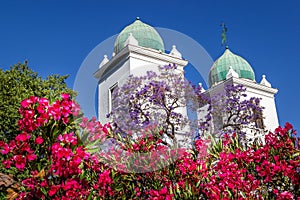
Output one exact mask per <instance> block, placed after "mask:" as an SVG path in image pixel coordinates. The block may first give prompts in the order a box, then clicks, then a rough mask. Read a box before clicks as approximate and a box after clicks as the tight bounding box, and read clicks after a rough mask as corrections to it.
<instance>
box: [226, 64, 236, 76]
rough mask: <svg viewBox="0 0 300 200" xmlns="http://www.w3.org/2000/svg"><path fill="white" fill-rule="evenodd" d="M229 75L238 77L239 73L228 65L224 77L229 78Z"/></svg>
mask: <svg viewBox="0 0 300 200" xmlns="http://www.w3.org/2000/svg"><path fill="white" fill-rule="evenodd" d="M231 77H235V78H239V74H238V73H236V72H235V71H234V69H233V68H232V67H231V66H230V67H229V71H228V73H227V74H226V79H229V78H231Z"/></svg>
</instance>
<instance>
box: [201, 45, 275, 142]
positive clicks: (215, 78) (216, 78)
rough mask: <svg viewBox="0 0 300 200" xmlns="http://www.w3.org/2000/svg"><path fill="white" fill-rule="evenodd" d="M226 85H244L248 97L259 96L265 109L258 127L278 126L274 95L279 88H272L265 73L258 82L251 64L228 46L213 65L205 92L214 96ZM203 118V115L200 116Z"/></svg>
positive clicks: (250, 135)
mask: <svg viewBox="0 0 300 200" xmlns="http://www.w3.org/2000/svg"><path fill="white" fill-rule="evenodd" d="M226 85H243V86H244V87H245V88H246V94H247V97H246V98H250V97H257V98H260V99H261V101H260V105H261V106H262V107H264V109H263V111H262V118H261V120H260V122H259V123H258V124H255V126H257V128H259V129H264V130H267V131H270V130H274V129H275V128H276V127H278V116H277V111H276V105H275V97H274V95H275V94H276V93H277V92H278V90H277V89H275V88H272V86H271V84H270V83H269V82H268V81H267V79H266V76H265V75H263V76H262V79H261V81H260V82H259V83H258V82H256V80H255V74H254V71H253V69H252V67H251V65H250V64H249V63H248V62H247V61H246V60H245V59H244V58H242V57H241V56H239V55H237V54H235V53H233V52H231V50H230V49H229V48H228V46H227V47H226V49H225V51H224V53H223V54H222V55H221V56H220V57H219V58H218V59H217V60H216V61H215V62H214V64H213V65H212V67H211V69H210V73H209V89H208V90H207V91H205V92H206V93H207V94H209V95H210V96H214V95H216V94H218V93H221V92H222V91H224V88H225V86H226ZM201 118H203V116H200V119H201ZM221 123H222V122H221ZM246 132H247V136H248V137H254V135H253V134H252V133H251V132H250V133H248V132H249V131H246Z"/></svg>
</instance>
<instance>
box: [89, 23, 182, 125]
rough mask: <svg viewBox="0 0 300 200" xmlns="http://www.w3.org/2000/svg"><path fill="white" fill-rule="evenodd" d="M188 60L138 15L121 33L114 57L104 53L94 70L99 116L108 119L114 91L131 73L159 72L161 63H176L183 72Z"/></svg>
mask: <svg viewBox="0 0 300 200" xmlns="http://www.w3.org/2000/svg"><path fill="white" fill-rule="evenodd" d="M187 63H188V61H186V60H184V59H183V58H182V56H181V53H180V52H179V51H178V50H177V49H176V46H175V45H173V47H172V50H171V51H170V53H165V46H164V43H163V40H162V38H161V36H160V35H159V33H158V32H157V31H156V30H155V29H154V28H153V27H151V26H150V25H148V24H146V23H144V22H142V21H141V20H140V19H139V18H137V19H136V20H135V22H133V23H132V24H130V25H128V26H127V27H125V28H124V29H123V30H122V31H121V32H120V33H119V35H118V37H117V39H116V41H115V44H114V52H113V54H112V58H110V59H109V58H108V57H107V55H104V58H103V60H102V62H101V63H100V65H99V69H98V70H97V71H96V72H95V73H94V77H95V78H97V80H98V91H99V92H98V94H99V96H98V106H99V107H98V116H99V120H100V121H101V122H102V123H106V122H108V120H109V119H108V118H107V117H106V115H107V114H108V113H109V112H110V111H111V108H112V106H113V105H112V92H113V90H114V89H115V88H116V87H117V86H121V85H122V84H123V83H124V81H125V80H126V79H127V78H128V77H129V75H134V76H141V75H145V74H146V72H147V71H157V70H158V66H163V65H168V64H175V65H177V69H178V70H179V71H181V72H183V71H184V70H183V68H184V66H186V65H187Z"/></svg>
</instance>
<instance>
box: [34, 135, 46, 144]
mask: <svg viewBox="0 0 300 200" xmlns="http://www.w3.org/2000/svg"><path fill="white" fill-rule="evenodd" d="M43 142H44V139H43V138H42V137H41V136H39V137H37V138H36V139H35V143H36V144H42V143H43Z"/></svg>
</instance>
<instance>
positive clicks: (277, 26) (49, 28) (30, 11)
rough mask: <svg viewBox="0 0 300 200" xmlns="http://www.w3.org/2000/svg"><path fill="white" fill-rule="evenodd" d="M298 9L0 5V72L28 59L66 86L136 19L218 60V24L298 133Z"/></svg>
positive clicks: (272, 5)
mask: <svg viewBox="0 0 300 200" xmlns="http://www.w3.org/2000/svg"><path fill="white" fill-rule="evenodd" d="M299 8H300V2H299V1H297V0H294V1H258V0H252V1H241V0H235V1H233V0H232V1H231V0H227V1H224V0H223V1H221V0H220V1H217V0H210V1H200V0H195V1H182V0H173V1H161V0H160V1H157V0H152V1H141V0H139V1H129V0H125V1H99V0H97V1H96V0H93V1H92V0H88V1H75V0H73V1H63V0H60V1H58V0H57V1H53V0H52V1H31V0H27V1H21V0H20V1H15V0H10V1H1V3H0V30H1V31H0V67H1V68H3V69H8V68H9V66H10V65H13V64H15V63H17V62H23V61H24V60H25V59H27V60H28V61H29V65H30V66H31V68H33V69H34V70H35V71H37V72H38V73H39V74H40V75H42V76H43V77H45V76H47V75H50V74H60V75H64V74H69V75H70V77H69V78H68V80H67V83H68V85H69V86H70V87H72V86H73V82H74V79H75V75H76V72H77V70H78V69H79V67H80V65H81V63H82V62H83V60H84V59H85V57H86V56H87V55H88V53H89V52H90V51H91V50H92V49H93V48H94V47H95V46H96V45H98V44H99V43H100V42H102V41H104V40H105V39H107V38H109V37H110V36H113V35H115V34H117V33H119V32H120V31H121V30H122V28H124V26H126V25H128V24H130V23H132V22H133V21H134V19H135V18H136V17H137V16H139V17H141V19H142V20H143V21H144V22H146V23H149V24H151V25H152V26H156V27H163V28H168V29H172V30H176V31H178V32H181V33H184V34H186V35H188V36H189V37H191V38H193V39H194V40H196V41H197V42H198V43H199V44H201V45H202V46H203V47H204V48H205V49H206V51H207V52H208V53H209V54H210V56H211V57H212V58H213V59H216V58H218V57H219V56H220V55H221V54H222V52H223V50H224V47H221V39H220V34H221V28H220V24H221V22H223V21H224V22H225V23H226V25H227V27H228V42H229V46H230V48H231V50H232V51H233V52H235V53H238V54H240V55H241V56H243V57H244V58H246V59H247V60H248V62H249V63H250V64H251V65H252V67H253V69H254V71H255V73H256V80H257V81H260V80H261V75H262V74H266V75H267V79H268V80H269V81H270V82H271V83H272V86H273V87H275V88H278V89H279V93H278V94H277V95H276V103H277V109H278V114H279V119H280V123H281V124H282V125H283V124H284V123H285V122H286V121H289V122H291V123H292V124H294V126H295V127H296V129H297V128H298V129H299V127H300V118H299V114H300V106H299V97H300V89H299V81H300V80H299V77H300V55H299V52H300V51H299V47H300V26H299V21H300V12H299ZM102 56H103V55H99V60H101V59H102Z"/></svg>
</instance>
